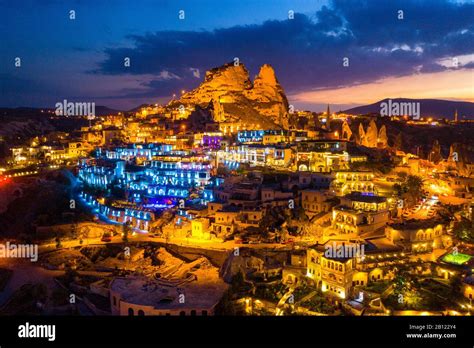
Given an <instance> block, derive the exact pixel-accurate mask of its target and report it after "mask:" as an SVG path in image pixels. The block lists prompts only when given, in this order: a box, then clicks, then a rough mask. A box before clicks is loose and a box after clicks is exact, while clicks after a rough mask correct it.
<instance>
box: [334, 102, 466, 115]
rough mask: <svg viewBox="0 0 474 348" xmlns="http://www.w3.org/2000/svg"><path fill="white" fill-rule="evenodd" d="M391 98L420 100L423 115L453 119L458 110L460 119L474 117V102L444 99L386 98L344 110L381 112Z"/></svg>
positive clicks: (368, 112) (355, 113)
mask: <svg viewBox="0 0 474 348" xmlns="http://www.w3.org/2000/svg"><path fill="white" fill-rule="evenodd" d="M389 100H391V101H392V103H394V102H398V103H407V102H419V103H420V116H421V117H434V118H447V119H451V120H452V119H454V113H455V112H456V110H457V112H458V120H464V119H474V103H471V102H465V101H451V100H442V99H409V98H386V99H382V100H380V101H378V102H376V103H373V104H369V105H362V106H357V107H355V108H351V109H347V110H344V111H342V112H343V113H346V114H350V115H360V114H370V113H380V110H381V104H382V103H384V102H388V101H389Z"/></svg>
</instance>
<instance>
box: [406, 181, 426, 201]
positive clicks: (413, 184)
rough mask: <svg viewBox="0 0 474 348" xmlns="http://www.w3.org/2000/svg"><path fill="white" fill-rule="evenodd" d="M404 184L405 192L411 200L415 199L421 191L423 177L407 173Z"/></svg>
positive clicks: (419, 195)
mask: <svg viewBox="0 0 474 348" xmlns="http://www.w3.org/2000/svg"><path fill="white" fill-rule="evenodd" d="M405 184H406V187H407V193H408V194H409V195H410V197H411V198H412V199H413V201H417V200H418V199H419V198H420V197H421V195H422V192H423V179H422V178H421V177H419V176H417V175H408V177H407V181H406V183H405Z"/></svg>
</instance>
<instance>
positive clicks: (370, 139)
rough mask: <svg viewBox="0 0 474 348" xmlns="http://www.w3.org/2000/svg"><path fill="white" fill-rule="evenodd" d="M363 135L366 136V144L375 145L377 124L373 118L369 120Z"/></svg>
mask: <svg viewBox="0 0 474 348" xmlns="http://www.w3.org/2000/svg"><path fill="white" fill-rule="evenodd" d="M365 135H366V137H367V146H368V147H377V137H378V130H377V124H376V123H375V121H374V120H371V121H370V123H369V126H368V127H367V132H366V133H365Z"/></svg>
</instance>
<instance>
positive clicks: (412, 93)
mask: <svg viewBox="0 0 474 348" xmlns="http://www.w3.org/2000/svg"><path fill="white" fill-rule="evenodd" d="M385 98H411V99H446V100H458V101H468V102H474V69H459V70H449V71H443V72H437V73H428V74H415V75H410V76H403V77H390V78H386V79H381V80H379V81H376V82H371V83H366V84H361V85H356V86H351V87H341V88H333V89H321V90H313V91H307V92H300V93H296V94H292V95H290V96H289V99H290V100H292V101H293V102H301V103H314V104H317V103H322V104H325V103H329V104H372V103H374V102H377V101H379V100H381V99H385Z"/></svg>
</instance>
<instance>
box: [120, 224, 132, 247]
mask: <svg viewBox="0 0 474 348" xmlns="http://www.w3.org/2000/svg"><path fill="white" fill-rule="evenodd" d="M131 231H132V226H131V222H130V221H127V222H125V223H124V224H123V225H122V241H123V242H124V243H127V242H128V235H129V233H130V232H131Z"/></svg>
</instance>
